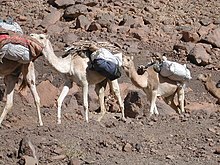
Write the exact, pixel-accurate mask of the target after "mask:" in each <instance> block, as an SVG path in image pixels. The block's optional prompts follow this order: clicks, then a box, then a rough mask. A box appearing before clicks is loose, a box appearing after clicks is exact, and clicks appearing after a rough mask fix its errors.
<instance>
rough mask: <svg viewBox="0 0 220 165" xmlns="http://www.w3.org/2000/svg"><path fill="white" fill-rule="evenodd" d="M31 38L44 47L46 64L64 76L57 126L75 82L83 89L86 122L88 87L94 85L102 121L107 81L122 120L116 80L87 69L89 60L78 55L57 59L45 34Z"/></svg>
mask: <svg viewBox="0 0 220 165" xmlns="http://www.w3.org/2000/svg"><path fill="white" fill-rule="evenodd" d="M31 36H32V37H33V38H35V39H37V40H38V41H39V42H40V43H41V44H43V45H44V49H43V55H44V57H45V58H46V59H47V60H48V62H49V63H50V64H51V65H52V66H53V67H54V68H55V69H56V70H57V71H58V72H60V73H63V74H64V75H65V76H66V80H65V84H64V87H63V90H62V92H61V94H60V96H59V98H58V100H57V104H58V113H57V117H58V124H60V123H61V106H62V102H63V100H64V98H65V97H66V95H67V94H68V92H69V89H70V88H71V87H72V83H73V82H76V83H77V84H79V85H80V86H82V89H83V107H84V110H85V119H86V121H87V122H88V120H89V117H88V86H89V85H90V84H95V91H96V93H97V95H98V98H99V103H100V108H101V115H100V117H99V118H98V121H100V120H101V119H102V117H103V116H104V114H105V112H106V108H105V104H104V91H105V87H106V84H107V81H108V83H109V85H110V88H111V89H112V91H113V92H114V94H115V96H116V98H117V101H118V103H119V106H120V109H121V112H122V119H124V120H125V117H124V105H123V102H122V99H121V96H120V89H119V84H118V80H117V79H116V80H114V81H109V80H108V79H107V78H106V77H103V76H102V75H100V74H99V73H98V72H96V71H92V70H89V69H88V65H89V64H88V63H89V62H90V61H89V58H87V57H82V56H79V55H71V54H70V55H68V56H66V57H64V58H59V57H57V56H56V55H55V54H54V51H53V47H52V45H51V42H50V41H49V39H48V37H47V35H45V34H31Z"/></svg>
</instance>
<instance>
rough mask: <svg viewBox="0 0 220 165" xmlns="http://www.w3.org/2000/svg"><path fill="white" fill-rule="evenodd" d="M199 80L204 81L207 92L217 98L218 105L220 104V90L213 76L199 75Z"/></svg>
mask: <svg viewBox="0 0 220 165" xmlns="http://www.w3.org/2000/svg"><path fill="white" fill-rule="evenodd" d="M197 79H198V80H200V81H202V82H203V84H204V86H205V88H206V90H207V91H208V92H209V93H210V94H211V95H212V96H213V97H215V98H217V99H218V101H217V103H218V104H219V103H220V88H217V87H216V82H214V81H213V80H212V75H211V74H199V75H198V77H197Z"/></svg>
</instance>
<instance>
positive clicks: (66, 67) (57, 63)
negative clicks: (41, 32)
mask: <svg viewBox="0 0 220 165" xmlns="http://www.w3.org/2000/svg"><path fill="white" fill-rule="evenodd" d="M43 55H44V56H45V58H46V59H47V60H48V62H49V63H50V64H51V65H52V66H53V67H54V68H55V69H56V70H57V71H59V72H61V73H68V72H69V71H70V65H71V56H70V55H69V56H67V57H65V58H60V57H57V56H56V55H55V53H54V50H53V47H52V45H51V43H50V41H49V40H47V42H46V45H45V47H44V49H43Z"/></svg>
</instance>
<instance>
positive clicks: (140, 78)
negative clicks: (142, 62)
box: [126, 65, 148, 88]
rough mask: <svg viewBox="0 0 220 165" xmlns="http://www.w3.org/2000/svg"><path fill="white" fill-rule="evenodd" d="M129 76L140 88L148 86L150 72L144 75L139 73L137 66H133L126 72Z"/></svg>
mask: <svg viewBox="0 0 220 165" xmlns="http://www.w3.org/2000/svg"><path fill="white" fill-rule="evenodd" d="M126 73H127V76H128V77H129V78H130V79H131V81H132V83H133V84H134V85H135V86H136V87H138V88H145V87H147V84H148V83H147V81H148V73H147V72H145V73H144V74H143V75H139V74H138V73H137V71H136V69H135V66H134V65H133V66H131V68H129V70H128V71H127V72H126Z"/></svg>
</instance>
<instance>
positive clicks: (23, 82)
mask: <svg viewBox="0 0 220 165" xmlns="http://www.w3.org/2000/svg"><path fill="white" fill-rule="evenodd" d="M27 86H28V81H27V79H26V78H24V77H23V80H22V82H21V85H20V86H19V91H22V90H24V89H25V88H26V87H27Z"/></svg>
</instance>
